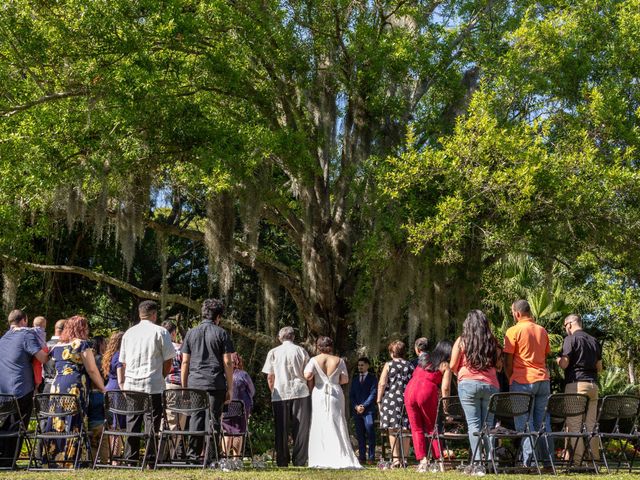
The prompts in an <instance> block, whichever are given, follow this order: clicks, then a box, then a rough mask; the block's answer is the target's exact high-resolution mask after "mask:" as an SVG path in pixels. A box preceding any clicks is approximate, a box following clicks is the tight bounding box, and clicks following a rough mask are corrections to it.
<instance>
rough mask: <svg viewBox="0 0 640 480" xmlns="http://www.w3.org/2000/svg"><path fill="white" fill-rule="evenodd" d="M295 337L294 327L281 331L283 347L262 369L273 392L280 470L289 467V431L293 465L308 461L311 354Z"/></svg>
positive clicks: (272, 401)
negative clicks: (308, 366) (307, 372)
mask: <svg viewBox="0 0 640 480" xmlns="http://www.w3.org/2000/svg"><path fill="white" fill-rule="evenodd" d="M294 338H295V335H294V332H293V328H292V327H284V328H282V329H281V330H280V333H279V334H278V339H279V340H280V341H281V342H282V345H280V346H279V347H276V348H274V349H272V350H271V351H270V352H269V353H268V354H267V359H266V361H265V363H264V367H262V372H263V373H266V374H267V382H268V384H269V389H270V390H271V405H272V407H273V417H274V421H275V436H276V462H277V464H278V466H279V467H287V466H289V458H290V456H289V430H291V436H292V437H293V464H294V465H295V466H297V467H303V466H305V465H306V463H307V458H308V452H307V451H308V449H309V426H310V423H311V397H310V396H309V387H308V385H307V381H306V380H305V378H304V367H305V365H306V364H307V362H308V361H309V354H308V353H307V352H306V351H305V349H304V348H302V347H299V346H298V345H295V344H294V343H293V340H294Z"/></svg>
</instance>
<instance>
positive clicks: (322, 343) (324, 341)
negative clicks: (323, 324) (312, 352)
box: [316, 337, 333, 353]
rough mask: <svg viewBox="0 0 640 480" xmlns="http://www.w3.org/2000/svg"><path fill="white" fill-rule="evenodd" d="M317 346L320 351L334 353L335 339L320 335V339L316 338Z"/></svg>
mask: <svg viewBox="0 0 640 480" xmlns="http://www.w3.org/2000/svg"><path fill="white" fill-rule="evenodd" d="M316 348H317V349H318V351H319V352H320V353H332V352H333V340H331V339H330V338H329V337H319V338H318V340H316Z"/></svg>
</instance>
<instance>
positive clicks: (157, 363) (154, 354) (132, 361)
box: [120, 320, 176, 394]
mask: <svg viewBox="0 0 640 480" xmlns="http://www.w3.org/2000/svg"><path fill="white" fill-rule="evenodd" d="M175 356H176V350H175V348H173V343H171V335H170V334H169V332H168V331H167V329H166V328H164V327H161V326H160V325H156V324H155V323H153V322H150V321H149V320H140V323H138V324H137V325H134V326H133V327H131V328H130V329H129V330H127V331H126V333H125V334H124V336H123V337H122V345H121V346H120V362H122V363H124V364H125V365H126V368H125V372H124V388H125V390H133V391H136V392H145V393H152V394H156V393H162V392H163V390H164V389H165V382H164V376H163V375H162V364H163V363H164V362H165V361H166V360H169V359H171V358H173V357H175Z"/></svg>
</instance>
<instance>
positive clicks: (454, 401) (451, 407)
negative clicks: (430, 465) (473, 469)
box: [427, 397, 471, 471]
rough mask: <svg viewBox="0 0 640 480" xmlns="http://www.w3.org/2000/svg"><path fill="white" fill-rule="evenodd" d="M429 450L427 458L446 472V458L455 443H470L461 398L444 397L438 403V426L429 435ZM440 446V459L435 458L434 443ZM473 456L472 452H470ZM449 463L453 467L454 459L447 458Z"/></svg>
mask: <svg viewBox="0 0 640 480" xmlns="http://www.w3.org/2000/svg"><path fill="white" fill-rule="evenodd" d="M427 440H428V441H429V448H428V451H427V458H429V459H431V460H434V461H438V462H439V463H440V470H441V471H443V470H444V465H445V457H446V456H449V453H448V452H451V449H450V448H449V445H450V443H449V442H453V441H463V442H465V443H467V444H468V443H469V435H468V433H467V420H466V418H465V416H464V409H463V408H462V404H461V403H460V398H459V397H442V398H440V400H439V401H438V413H437V414H436V424H435V427H434V429H433V432H431V433H429V434H427ZM434 442H435V443H436V444H437V445H438V450H439V451H440V458H434V457H435V456H434V451H433V450H434V448H433V443H434ZM445 452H446V454H445ZM469 454H471V452H469ZM447 463H448V464H449V465H452V464H453V463H454V462H453V459H452V458H447Z"/></svg>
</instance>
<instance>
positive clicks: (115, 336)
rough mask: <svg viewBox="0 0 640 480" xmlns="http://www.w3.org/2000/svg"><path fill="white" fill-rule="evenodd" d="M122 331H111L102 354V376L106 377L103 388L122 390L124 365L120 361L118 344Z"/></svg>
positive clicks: (108, 390)
mask: <svg viewBox="0 0 640 480" xmlns="http://www.w3.org/2000/svg"><path fill="white" fill-rule="evenodd" d="M123 335H124V332H113V333H112V334H111V336H110V337H109V341H108V342H107V349H106V350H105V352H104V355H102V365H101V368H102V376H103V377H104V378H106V379H107V384H106V385H105V388H104V389H105V390H106V391H107V392H110V391H113V390H122V387H123V385H124V365H123V364H122V363H120V345H121V344H122V336H123Z"/></svg>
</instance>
